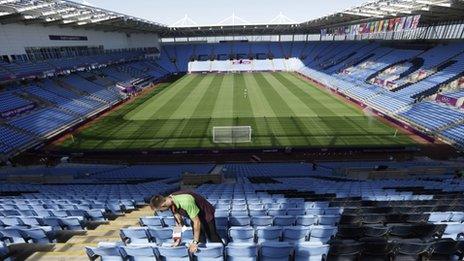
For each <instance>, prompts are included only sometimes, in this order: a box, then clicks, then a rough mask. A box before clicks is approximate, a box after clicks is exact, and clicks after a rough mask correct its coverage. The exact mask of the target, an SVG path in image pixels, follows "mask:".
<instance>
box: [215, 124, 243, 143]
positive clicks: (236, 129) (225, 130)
mask: <svg viewBox="0 0 464 261" xmlns="http://www.w3.org/2000/svg"><path fill="white" fill-rule="evenodd" d="M213 142H214V143H246V142H251V126H221V127H213Z"/></svg>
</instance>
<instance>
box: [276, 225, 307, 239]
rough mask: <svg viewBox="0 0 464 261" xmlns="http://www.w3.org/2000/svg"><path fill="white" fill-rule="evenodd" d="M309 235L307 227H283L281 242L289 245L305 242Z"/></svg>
mask: <svg viewBox="0 0 464 261" xmlns="http://www.w3.org/2000/svg"><path fill="white" fill-rule="evenodd" d="M309 233H310V228H309V227H304V226H293V227H284V228H283V231H282V240H283V241H285V242H290V243H297V242H304V241H306V239H307V237H308V235H309Z"/></svg>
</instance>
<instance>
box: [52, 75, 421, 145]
mask: <svg viewBox="0 0 464 261" xmlns="http://www.w3.org/2000/svg"><path fill="white" fill-rule="evenodd" d="M245 89H247V93H248V95H247V97H245V96H244V90H245ZM231 125H235V126H242V125H246V126H248V125H249V126H251V127H252V130H253V135H252V142H251V143H243V144H236V145H230V144H215V143H213V142H212V128H213V126H231ZM395 131H396V130H395V129H394V128H392V127H390V126H388V125H386V124H384V123H382V122H380V121H378V120H377V119H375V118H373V117H368V116H365V115H364V114H363V112H362V111H361V110H359V109H358V108H356V107H354V106H352V105H351V104H347V103H344V102H343V101H340V100H339V99H337V98H336V97H334V96H332V95H331V94H329V93H327V92H325V91H323V90H320V89H318V88H316V87H314V86H312V85H311V84H309V83H308V82H306V81H304V80H302V79H300V78H299V77H297V76H296V75H295V74H292V73H254V74H251V73H244V74H225V75H223V74H207V75H196V74H194V75H186V76H184V77H183V78H181V79H179V80H178V81H176V82H174V83H172V84H164V85H162V86H160V87H159V88H158V89H156V90H154V91H152V92H151V93H150V94H148V95H146V96H144V97H142V98H139V99H137V100H136V101H135V102H133V103H130V104H128V105H126V106H124V107H122V108H121V109H119V110H117V111H114V112H112V113H110V114H109V115H108V116H105V117H104V118H102V119H100V120H99V121H98V122H96V123H95V124H93V125H92V126H90V127H89V128H87V129H85V130H83V131H82V132H80V133H79V134H77V135H75V137H74V139H67V140H66V141H64V142H63V143H62V144H60V145H59V147H60V148H62V149H65V150H72V151H84V150H138V149H147V150H148V149H193V148H231V147H233V148H242V147H243V148H245V147H250V148H268V147H287V146H290V147H390V146H408V145H412V144H414V143H415V142H414V141H413V140H412V139H411V138H410V137H408V135H406V134H401V133H399V134H398V135H397V136H396V137H395V135H394V134H395Z"/></svg>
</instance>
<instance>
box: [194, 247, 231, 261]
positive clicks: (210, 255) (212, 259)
mask: <svg viewBox="0 0 464 261" xmlns="http://www.w3.org/2000/svg"><path fill="white" fill-rule="evenodd" d="M193 260H195V261H216V260H217V261H222V260H224V246H223V245H222V244H221V243H208V244H200V245H199V246H198V250H197V252H195V253H194V254H193Z"/></svg>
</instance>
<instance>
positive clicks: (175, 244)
mask: <svg viewBox="0 0 464 261" xmlns="http://www.w3.org/2000/svg"><path fill="white" fill-rule="evenodd" d="M181 241H182V239H180V238H178V239H176V240H174V243H172V247H176V246H179V245H180V242H181Z"/></svg>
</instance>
